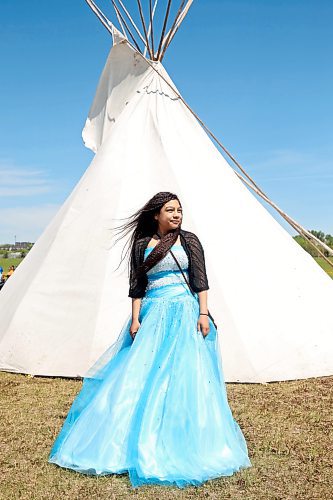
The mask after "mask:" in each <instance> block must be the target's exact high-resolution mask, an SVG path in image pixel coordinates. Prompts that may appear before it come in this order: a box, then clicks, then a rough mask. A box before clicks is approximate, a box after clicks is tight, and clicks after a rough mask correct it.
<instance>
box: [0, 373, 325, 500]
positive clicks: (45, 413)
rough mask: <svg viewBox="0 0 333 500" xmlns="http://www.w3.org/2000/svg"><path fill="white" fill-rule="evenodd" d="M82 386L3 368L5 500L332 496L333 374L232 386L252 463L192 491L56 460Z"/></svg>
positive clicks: (1, 493) (0, 456)
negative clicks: (58, 440)
mask: <svg viewBox="0 0 333 500" xmlns="http://www.w3.org/2000/svg"><path fill="white" fill-rule="evenodd" d="M80 387H81V382H80V381H78V380H70V379H55V378H45V377H35V378H33V377H30V376H25V375H18V374H10V373H0V405H1V426H0V434H1V436H0V442H1V447H0V462H1V481H0V484H1V485H0V498H1V499H4V500H7V499H8V500H12V499H14V500H15V499H20V500H21V499H22V500H24V499H26V500H28V499H29V500H30V499H33V500H44V499H54V500H59V499H70V500H76V499H77V500H94V499H95V500H104V499H105V500H112V499H114V500H119V499H128V498H136V499H142V500H157V499H158V500H169V499H180V500H186V499H188V500H190V499H204V498H208V499H212V500H223V499H232V500H261V499H262V500H273V499H274V500H301V499H308V500H314V499H318V500H329V499H332V484H331V480H332V468H333V441H332V424H333V416H332V398H333V377H322V378H317V379H309V380H301V381H291V382H280V383H270V384H227V390H228V397H229V403H230V406H231V408H232V411H233V414H234V417H235V418H236V420H237V421H238V423H239V424H240V426H241V428H242V430H243V432H244V435H245V438H246V440H247V444H248V448H249V454H250V459H251V462H252V465H253V467H251V468H250V469H246V470H243V471H241V472H239V473H237V474H235V475H233V476H231V477H228V478H223V479H215V480H212V481H209V482H208V483H205V484H204V485H203V486H201V487H199V488H194V487H190V488H186V489H185V490H179V489H177V488H173V487H160V486H149V487H146V486H145V487H142V488H139V489H137V490H133V489H132V488H131V485H130V482H129V480H128V477H127V475H120V476H106V477H99V478H98V477H89V476H84V475H80V474H78V473H75V472H74V471H70V470H65V469H62V468H60V467H57V466H55V465H53V464H49V463H48V462H47V458H48V454H49V451H50V448H51V446H52V444H53V442H54V439H55V437H56V435H57V433H58V432H59V430H60V427H61V425H62V423H63V421H64V418H65V416H66V414H67V412H68V410H69V407H70V405H71V403H72V401H73V399H74V397H75V395H76V394H77V392H78V391H79V389H80Z"/></svg>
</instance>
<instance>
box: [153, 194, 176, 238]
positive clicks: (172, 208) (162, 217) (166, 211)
mask: <svg viewBox="0 0 333 500" xmlns="http://www.w3.org/2000/svg"><path fill="white" fill-rule="evenodd" d="M155 219H156V220H157V222H158V228H159V230H160V231H162V232H164V233H165V232H168V231H170V230H172V229H176V228H177V227H179V226H180V224H181V222H182V219H183V210H182V207H181V206H180V203H179V201H178V200H171V201H168V202H167V203H165V204H164V205H163V207H162V208H161V210H160V212H159V213H158V214H156V215H155Z"/></svg>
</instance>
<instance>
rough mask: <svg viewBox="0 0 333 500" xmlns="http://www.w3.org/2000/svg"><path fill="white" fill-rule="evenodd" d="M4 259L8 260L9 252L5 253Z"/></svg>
mask: <svg viewBox="0 0 333 500" xmlns="http://www.w3.org/2000/svg"><path fill="white" fill-rule="evenodd" d="M3 258H4V259H8V252H7V251H6V252H4V253H3Z"/></svg>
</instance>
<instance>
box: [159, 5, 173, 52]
mask: <svg viewBox="0 0 333 500" xmlns="http://www.w3.org/2000/svg"><path fill="white" fill-rule="evenodd" d="M171 2H172V0H168V5H167V9H166V13H165V17H164V22H163V28H162V34H161V39H160V43H159V46H158V49H157V54H156V60H157V61H159V59H160V53H161V49H162V44H163V39H164V34H165V30H166V27H167V24H168V19H169V14H170V7H171Z"/></svg>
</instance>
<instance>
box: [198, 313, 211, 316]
mask: <svg viewBox="0 0 333 500" xmlns="http://www.w3.org/2000/svg"><path fill="white" fill-rule="evenodd" d="M200 316H209V314H207V313H200Z"/></svg>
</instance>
